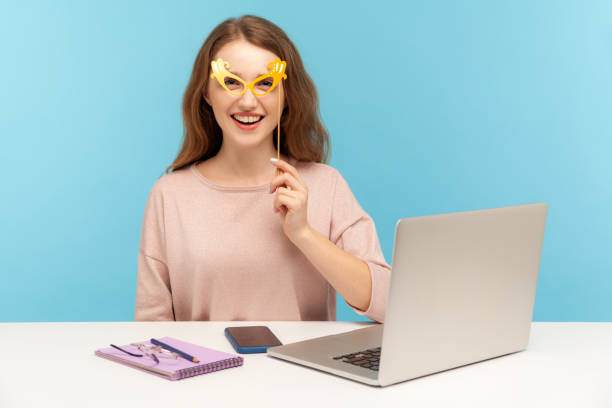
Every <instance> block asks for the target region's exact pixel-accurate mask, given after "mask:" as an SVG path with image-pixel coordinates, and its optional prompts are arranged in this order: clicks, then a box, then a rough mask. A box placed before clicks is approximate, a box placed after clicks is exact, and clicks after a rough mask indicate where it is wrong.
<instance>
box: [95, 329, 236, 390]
mask: <svg viewBox="0 0 612 408" xmlns="http://www.w3.org/2000/svg"><path fill="white" fill-rule="evenodd" d="M159 340H160V341H162V342H164V343H166V344H167V345H169V346H172V347H174V348H176V349H179V350H181V351H183V352H185V353H187V354H190V355H192V356H194V357H196V358H197V359H198V360H199V362H197V363H194V362H191V361H188V360H186V359H184V358H178V359H172V358H159V359H158V362H156V361H155V360H153V359H151V358H148V357H146V356H143V357H134V356H131V355H129V354H126V353H124V352H122V351H120V350H117V349H116V348H112V347H110V348H104V349H100V350H96V355H97V356H99V357H103V358H106V359H109V360H112V361H116V362H117V363H121V364H125V365H127V366H130V367H134V368H138V369H140V370H144V371H147V372H149V373H152V374H155V375H158V376H160V377H162V378H166V379H168V380H180V379H182V378H187V377H193V376H194V375H200V374H207V373H211V372H213V371H218V370H224V369H226V368H231V367H237V366H241V365H242V362H243V359H242V357H240V356H237V355H234V354H229V353H224V352H222V351H217V350H213V349H209V348H206V347H202V346H197V345H195V344H191V343H187V342H184V341H180V340H177V339H173V338H172V337H162V338H160V339H159ZM140 344H147V345H150V344H151V343H150V342H148V341H143V342H140ZM121 348H122V349H124V350H126V351H128V352H130V353H134V354H142V353H141V352H140V351H139V350H138V348H136V347H135V346H132V345H126V346H121Z"/></svg>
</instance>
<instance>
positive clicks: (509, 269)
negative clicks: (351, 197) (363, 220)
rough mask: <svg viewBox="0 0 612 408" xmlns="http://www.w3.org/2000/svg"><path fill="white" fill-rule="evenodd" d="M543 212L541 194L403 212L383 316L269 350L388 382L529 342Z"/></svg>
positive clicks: (304, 362) (375, 381)
mask: <svg viewBox="0 0 612 408" xmlns="http://www.w3.org/2000/svg"><path fill="white" fill-rule="evenodd" d="M547 212H548V207H547V205H546V204H544V203H538V204H529V205H521V206H514V207H505V208H496V209H488V210H479V211H468V212H458V213H452V214H442V215H432V216H425V217H416V218H403V219H400V220H399V221H398V222H397V225H396V229H395V240H394V247H393V258H392V272H391V282H390V286H389V294H388V298H387V309H386V316H385V322H384V324H375V325H372V326H368V327H366V328H362V329H358V330H353V331H350V332H347V333H340V334H336V335H332V336H325V337H319V338H315V339H310V340H306V341H301V342H297V343H292V344H286V345H283V346H279V347H273V348H269V349H268V351H267V353H268V355H270V356H272V357H275V358H279V359H283V360H287V361H290V362H293V363H298V364H302V365H305V366H308V367H312V368H315V369H318V370H321V371H326V372H329V373H331V374H335V375H338V376H342V377H346V378H349V379H351V380H355V381H360V382H363V383H366V384H369V385H374V386H387V385H390V384H395V383H398V382H401V381H406V380H410V379H414V378H417V377H422V376H425V375H429V374H434V373H437V372H440V371H444V370H449V369H451V368H455V367H460V366H464V365H467V364H471V363H475V362H479V361H483V360H488V359H491V358H494V357H499V356H503V355H506V354H510V353H515V352H518V351H521V350H524V349H525V348H526V347H527V344H528V342H529V330H530V328H531V318H532V315H533V304H534V300H535V292H536V283H537V277H538V270H539V265H540V255H541V251H542V241H543V239H544V229H545V225H546V214H547Z"/></svg>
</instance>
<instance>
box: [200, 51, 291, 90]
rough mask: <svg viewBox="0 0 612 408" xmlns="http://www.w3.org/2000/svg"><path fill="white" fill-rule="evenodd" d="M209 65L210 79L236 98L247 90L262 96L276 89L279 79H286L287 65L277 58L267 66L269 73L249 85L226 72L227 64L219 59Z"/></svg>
mask: <svg viewBox="0 0 612 408" xmlns="http://www.w3.org/2000/svg"><path fill="white" fill-rule="evenodd" d="M210 65H211V67H212V74H210V77H211V78H215V79H217V82H219V84H220V85H221V86H222V87H223V89H225V90H226V91H227V92H229V93H231V94H232V95H236V96H240V95H242V94H244V93H245V92H246V91H247V90H248V89H250V90H251V92H253V94H255V95H257V96H263V95H265V94H267V93H268V92H271V91H272V90H273V89H274V88H276V86H277V85H278V83H279V82H280V81H281V79H287V75H286V74H285V67H286V66H287V63H286V62H285V61H281V60H280V59H279V58H276V59H275V60H274V61H272V62H271V63H269V64H268V68H269V69H270V72H268V73H267V74H264V75H262V76H260V77H257V78H255V80H254V81H253V82H251V83H249V84H247V83H246V81H245V80H244V79H242V78H240V77H239V76H238V75H234V74H232V73H231V72H229V71H227V69H229V62H227V61H223V60H222V59H221V58H219V59H217V60H216V61H212V62H211V63H210Z"/></svg>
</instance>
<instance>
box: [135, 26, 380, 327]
mask: <svg viewBox="0 0 612 408" xmlns="http://www.w3.org/2000/svg"><path fill="white" fill-rule="evenodd" d="M183 119H184V124H185V135H184V140H183V145H182V147H181V149H180V152H179V154H178V156H177V157H176V159H175V160H174V162H173V163H172V165H171V166H169V167H168V168H167V169H166V173H168V174H165V175H164V176H162V177H161V178H160V179H159V180H158V181H157V182H156V183H155V185H154V186H153V189H152V191H151V194H150V196H149V199H148V201H147V206H146V209H145V214H144V221H143V227H142V236H141V243H140V254H139V259H138V283H137V289H136V314H135V318H136V320H260V321H268V320H335V318H336V291H338V292H339V293H340V294H341V295H342V296H343V297H344V299H345V300H346V301H347V303H348V304H349V305H350V306H351V307H352V308H353V310H355V311H356V312H357V313H359V314H362V315H366V316H368V317H370V318H372V319H374V320H377V321H380V322H382V321H383V320H384V314H385V307H386V297H387V289H388V285H389V278H390V267H389V265H388V264H387V263H386V261H385V259H384V257H383V254H382V251H381V249H380V245H379V241H378V236H377V234H376V228H375V225H374V222H373V220H372V218H371V217H370V216H369V215H368V214H367V213H366V212H365V211H363V209H362V208H361V207H360V205H359V203H358V202H357V200H356V199H355V197H354V195H353V194H352V192H351V190H350V188H349V187H348V184H347V183H346V181H345V180H344V179H343V178H342V176H341V175H340V173H338V171H337V170H335V169H334V168H332V167H331V166H328V165H327V164H325V162H326V161H327V155H328V145H329V140H328V134H327V131H326V130H325V128H324V127H323V124H322V123H321V121H320V119H319V114H318V101H317V93H316V89H315V87H314V84H313V83H312V80H311V79H310V77H309V76H308V74H307V73H306V71H305V70H304V66H303V64H302V60H301V58H300V56H299V54H298V52H297V50H296V49H295V46H294V45H293V43H292V42H291V40H289V38H288V37H287V35H286V34H285V33H284V32H283V31H282V30H281V29H280V28H278V27H277V26H276V25H274V24H272V23H271V22H269V21H267V20H265V19H262V18H259V17H255V16H243V17H241V18H238V19H230V20H226V21H224V22H223V23H221V24H220V25H219V26H217V27H216V28H215V29H214V30H213V32H212V33H211V34H210V36H209V37H208V38H207V39H206V41H205V42H204V45H203V46H202V48H201V50H200V52H199V54H198V56H197V58H196V62H195V65H194V68H193V72H192V76H191V79H190V81H189V84H188V86H187V90H186V91H185V95H184V99H183ZM275 133H276V134H277V137H276V138H275V137H274V134H275ZM279 140H280V142H279ZM169 170H172V171H171V172H169Z"/></svg>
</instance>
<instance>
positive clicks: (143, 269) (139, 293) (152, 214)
mask: <svg viewBox="0 0 612 408" xmlns="http://www.w3.org/2000/svg"><path fill="white" fill-rule="evenodd" d="M167 265H168V264H167V261H166V240H165V228H164V200H163V194H162V190H161V183H160V180H158V181H157V183H155V185H154V186H153V188H152V189H151V194H150V195H149V198H148V200H147V204H146V207H145V212H144V217H143V221H142V233H141V236H140V247H139V254H138V277H137V284H136V307H135V313H134V320H137V321H138V320H141V321H142V320H174V312H173V309H172V292H171V286H170V276H169V272H168V266H167Z"/></svg>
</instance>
